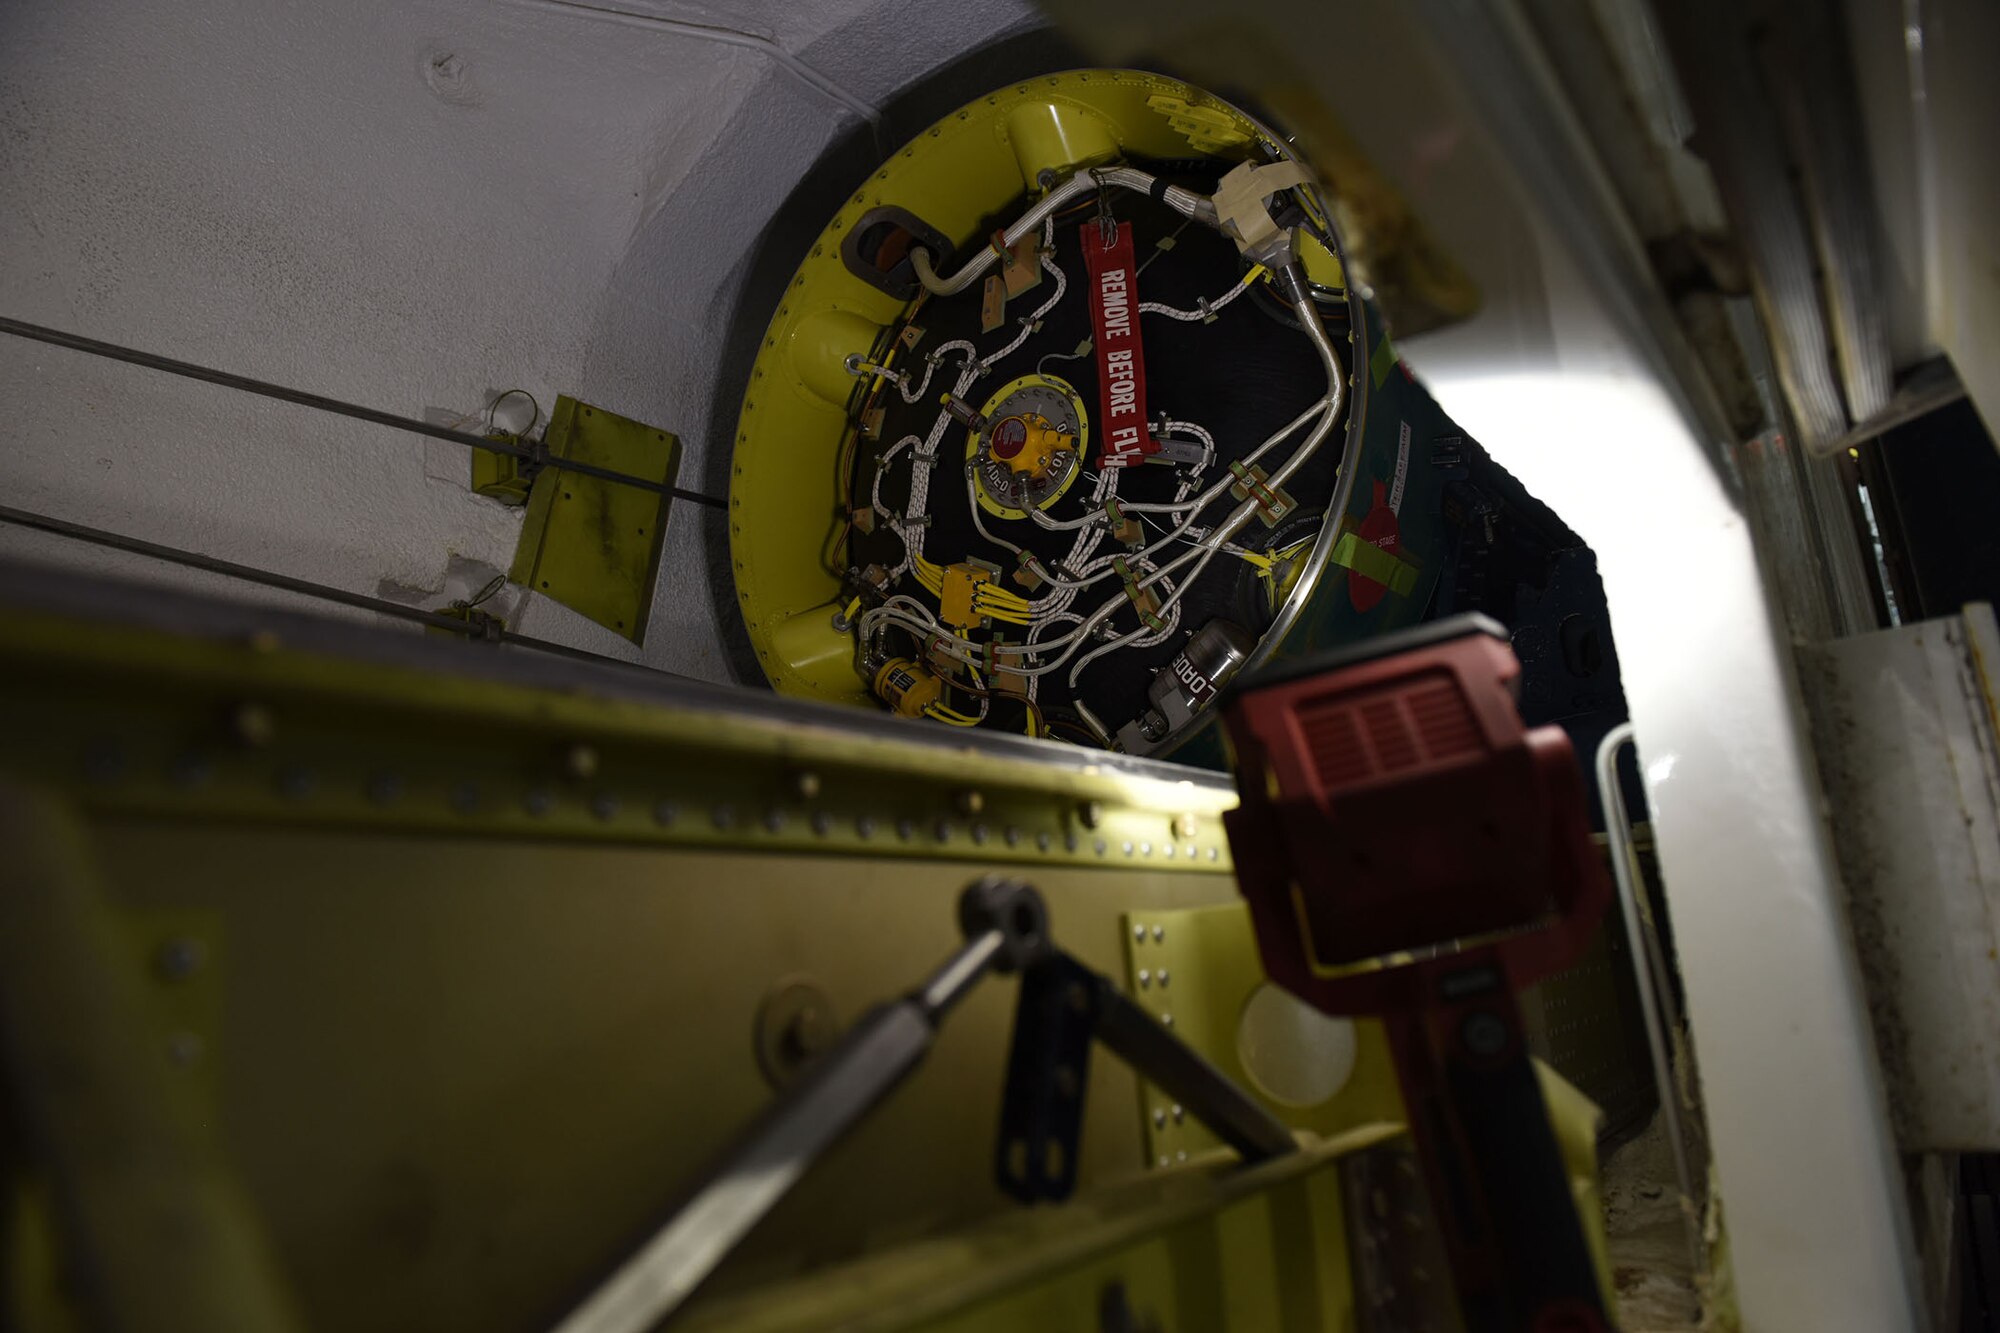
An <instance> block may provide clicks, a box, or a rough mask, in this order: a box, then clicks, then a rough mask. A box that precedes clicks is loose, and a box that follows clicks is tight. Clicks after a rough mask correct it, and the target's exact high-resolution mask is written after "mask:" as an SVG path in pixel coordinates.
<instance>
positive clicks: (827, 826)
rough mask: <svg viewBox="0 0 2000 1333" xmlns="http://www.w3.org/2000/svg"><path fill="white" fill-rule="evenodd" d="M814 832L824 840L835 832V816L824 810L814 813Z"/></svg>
mask: <svg viewBox="0 0 2000 1333" xmlns="http://www.w3.org/2000/svg"><path fill="white" fill-rule="evenodd" d="M812 830H813V833H814V834H815V835H816V836H818V837H822V838H824V837H825V836H826V835H827V834H829V833H831V832H833V816H832V815H830V814H828V813H827V812H826V811H824V810H816V811H814V812H813V817H812Z"/></svg>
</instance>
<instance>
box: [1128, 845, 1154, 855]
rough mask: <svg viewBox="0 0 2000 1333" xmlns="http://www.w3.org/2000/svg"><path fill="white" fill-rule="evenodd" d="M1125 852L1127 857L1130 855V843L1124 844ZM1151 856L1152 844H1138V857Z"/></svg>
mask: <svg viewBox="0 0 2000 1333" xmlns="http://www.w3.org/2000/svg"><path fill="white" fill-rule="evenodd" d="M1125 852H1126V854H1127V855H1128V856H1129V855H1130V854H1131V852H1132V844H1130V843H1127V844H1125ZM1152 854H1153V844H1152V843H1150V842H1142V843H1140V844H1139V855H1141V856H1151V855H1152Z"/></svg>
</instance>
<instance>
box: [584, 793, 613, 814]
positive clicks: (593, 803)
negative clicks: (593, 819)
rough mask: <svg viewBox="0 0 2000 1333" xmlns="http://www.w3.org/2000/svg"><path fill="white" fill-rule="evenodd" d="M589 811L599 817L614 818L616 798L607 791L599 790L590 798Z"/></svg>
mask: <svg viewBox="0 0 2000 1333" xmlns="http://www.w3.org/2000/svg"><path fill="white" fill-rule="evenodd" d="M590 813H591V814H593V815H596V816H597V817H598V818H599V819H615V818H617V816H618V798H617V797H616V796H614V795H613V794H612V793H610V792H608V791H601V792H599V793H597V795H595V796H593V797H591V798H590Z"/></svg>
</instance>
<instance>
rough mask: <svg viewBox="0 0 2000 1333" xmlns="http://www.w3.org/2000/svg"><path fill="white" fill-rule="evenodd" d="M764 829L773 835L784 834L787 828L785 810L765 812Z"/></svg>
mask: <svg viewBox="0 0 2000 1333" xmlns="http://www.w3.org/2000/svg"><path fill="white" fill-rule="evenodd" d="M764 827H765V828H766V829H769V830H770V831H771V832H773V833H782V832H783V831H784V828H785V812H784V811H783V810H767V811H765V813H764Z"/></svg>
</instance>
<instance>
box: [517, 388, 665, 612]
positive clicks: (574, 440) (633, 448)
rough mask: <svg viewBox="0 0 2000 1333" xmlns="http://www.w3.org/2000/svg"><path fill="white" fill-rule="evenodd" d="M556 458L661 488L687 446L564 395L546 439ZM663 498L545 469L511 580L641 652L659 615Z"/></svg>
mask: <svg viewBox="0 0 2000 1333" xmlns="http://www.w3.org/2000/svg"><path fill="white" fill-rule="evenodd" d="M543 440H544V442H545V443H546V444H547V446H548V451H549V456H550V457H551V458H561V459H567V460H570V461H572V462H578V463H589V464H592V465H594V466H596V467H601V468H608V469H610V470H611V471H614V472H622V473H625V474H627V475H629V476H634V477H640V478H643V479H644V480H647V481H657V482H660V483H661V484H662V485H672V484H673V481H674V478H675V476H676V475H678V473H679V471H680V458H681V444H680V440H679V439H677V438H676V437H674V436H673V435H670V434H668V433H667V432H666V431H663V430H659V429H657V428H655V427H652V426H648V425H647V424H645V423H644V422H642V421H633V420H631V419H630V418H627V417H621V416H619V415H617V414H616V413H614V412H607V411H605V410H604V409H603V408H601V407H592V406H591V405H590V404H588V403H579V402H578V401H576V399H574V398H571V397H569V396H568V395H564V396H563V397H561V398H558V399H556V407H555V412H554V413H553V414H552V415H551V416H550V417H549V428H548V433H547V434H546V435H545V436H544V437H543ZM666 526H667V501H666V498H665V497H664V496H661V495H658V494H655V493H653V492H651V491H642V490H640V489H638V488H637V487H634V486H626V485H622V484H620V483H618V482H613V481H604V480H600V479H599V478H596V477H589V476H583V475H581V474H579V473H576V472H570V471H558V470H557V469H554V468H544V469H543V470H542V472H541V474H540V475H539V476H537V477H536V478H535V484H534V489H533V491H532V492H531V493H530V494H529V497H528V516H527V520H526V522H525V523H524V524H523V525H522V527H521V541H520V545H519V546H518V547H517V548H516V550H515V553H514V566H513V568H512V570H510V571H509V573H508V578H510V579H511V580H513V581H514V582H515V583H518V584H520V585H522V586H523V587H525V588H527V589H529V590H530V591H532V592H538V593H540V594H542V595H543V596H544V597H551V598H554V599H555V600H556V601H558V602H561V603H562V604H563V605H565V606H568V607H571V608H573V609H574V610H576V611H579V612H581V613H582V614H584V615H586V616H588V617H589V618H590V619H592V620H594V621H596V622H597V623H598V624H600V625H602V626H604V627H605V628H606V629H608V630H612V631H615V632H616V633H619V634H622V635H624V636H625V637H626V638H628V639H630V640H631V641H632V642H634V643H637V642H639V641H640V639H641V638H643V637H644V635H645V631H646V617H647V614H648V613H649V612H650V611H651V610H652V605H653V583H654V579H655V575H656V574H657V573H658V572H659V562H660V540H661V537H662V536H663V535H664V533H665V531H666Z"/></svg>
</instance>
